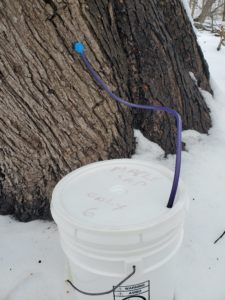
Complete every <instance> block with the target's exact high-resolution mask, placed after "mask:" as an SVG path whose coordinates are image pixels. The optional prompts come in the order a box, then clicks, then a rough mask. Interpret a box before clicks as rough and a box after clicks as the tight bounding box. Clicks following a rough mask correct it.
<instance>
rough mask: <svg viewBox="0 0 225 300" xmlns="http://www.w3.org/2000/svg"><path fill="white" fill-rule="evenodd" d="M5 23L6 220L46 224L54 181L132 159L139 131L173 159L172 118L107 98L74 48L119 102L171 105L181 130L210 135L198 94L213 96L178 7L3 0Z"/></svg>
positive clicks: (2, 204) (171, 3) (0, 54)
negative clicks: (76, 46) (78, 46)
mask: <svg viewBox="0 0 225 300" xmlns="http://www.w3.org/2000/svg"><path fill="white" fill-rule="evenodd" d="M0 22H1V24H0V80H1V83H0V105H1V107H0V124H1V126H0V212H1V213H2V214H13V215H14V216H16V217H17V218H18V219H19V220H22V221H28V220H31V219H35V218H48V217H49V200H50V198H51V192H52V189H53V187H54V185H55V184H56V182H57V181H58V180H59V179H60V178H62V176H64V175H65V174H67V173H68V172H70V171H71V170H73V169H76V168H78V167H80V166H82V165H84V164H87V163H90V162H93V161H98V160H104V159H111V158H119V157H130V156H131V154H132V153H133V152H134V150H135V139H134V136H133V127H135V128H139V129H140V130H141V131H142V132H143V134H144V135H145V136H146V137H147V138H149V139H151V140H152V141H154V142H157V143H158V144H159V145H160V146H162V147H163V149H164V150H165V152H166V153H172V152H174V137H175V135H174V133H175V124H174V120H173V119H171V118H170V117H169V116H168V115H167V114H165V113H162V112H158V113H152V112H151V113H150V112H148V113H146V112H143V111H131V110H130V109H128V108H127V107H123V106H121V105H118V104H117V103H115V102H114V101H112V100H111V99H109V97H108V96H107V95H106V94H105V93H104V92H102V91H101V90H100V89H99V87H98V86H97V85H96V84H95V82H94V81H93V79H92V77H91V76H90V75H89V73H88V72H87V69H86V68H85V67H84V66H83V64H82V62H81V61H80V59H79V57H78V56H77V55H76V54H75V53H74V52H73V51H72V49H71V43H72V42H73V41H74V40H80V41H82V42H84V44H85V45H86V47H87V56H88V58H89V59H90V61H91V63H92V64H93V65H94V67H95V69H96V70H97V71H98V72H99V74H100V75H101V76H102V77H103V78H104V80H106V82H107V84H109V86H110V87H111V89H112V90H113V91H115V92H116V93H117V94H118V95H120V96H123V97H125V98H127V99H129V100H130V101H134V102H139V103H146V104H147V103H150V104H155V105H167V106H170V107H171V108H174V109H176V110H178V111H179V112H180V114H181V116H182V119H183V124H184V129H195V130H198V131H199V132H204V133H206V132H207V131H208V129H209V127H210V125H211V122H210V117H209V110H208V108H207V106H206V104H205V102H204V99H203V97H202V95H201V93H200V91H199V87H201V88H202V89H204V90H208V91H211V88H210V85H209V72H208V67H207V64H206V62H205V60H204V57H203V54H202V51H201V49H200V47H199V46H198V44H197V42H196V37H195V34H194V32H193V29H192V25H191V23H190V21H189V19H188V17H187V15H186V11H185V9H184V8H183V5H182V2H180V1H179V0H166V1H165V0H164V1H161V0H160V1H149V0H141V1H140V0H114V1H111V0H90V1H87V0H68V1H66V0H62V1H60V0H57V1H56V0H40V1H31V0H28V1H27V0H1V2H0ZM190 72H192V73H193V74H194V75H195V78H196V80H193V76H191V75H190Z"/></svg>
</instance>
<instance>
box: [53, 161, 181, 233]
mask: <svg viewBox="0 0 225 300" xmlns="http://www.w3.org/2000/svg"><path fill="white" fill-rule="evenodd" d="M172 180H173V173H172V172H171V171H170V170H168V169H166V168H164V167H162V166H160V165H157V164H153V163H148V162H144V161H138V160H134V159H115V160H108V161H102V162H97V163H92V164H89V165H87V166H84V167H81V168H79V169H77V170H75V171H73V172H71V173H70V174H68V175H67V176H65V177H64V178H63V179H62V180H61V181H60V182H59V183H58V184H57V185H56V187H55V189H54V191H53V196H52V203H51V210H52V213H53V217H54V214H57V215H60V216H62V217H63V218H66V219H67V221H69V222H70V223H72V224H75V225H76V226H78V227H81V228H86V229H89V230H100V231H105V230H110V231H111V230H112V231H114V230H115V231H120V230H122V231H124V230H132V229H140V228H144V227H145V228H146V226H149V225H150V224H151V223H154V220H156V219H158V218H159V216H167V215H168V214H170V212H172V211H174V210H175V211H176V210H177V209H178V207H179V206H180V205H181V202H183V201H182V197H181V195H180V194H181V192H180V188H179V189H178V192H177V196H176V199H175V204H174V207H173V208H172V209H168V208H167V202H168V197H169V194H170V189H171V185H172ZM178 200H179V201H178Z"/></svg>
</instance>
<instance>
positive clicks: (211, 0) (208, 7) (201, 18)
mask: <svg viewBox="0 0 225 300" xmlns="http://www.w3.org/2000/svg"><path fill="white" fill-rule="evenodd" d="M215 2H216V0H207V1H206V3H205V5H203V7H202V12H201V14H200V15H199V16H198V17H197V18H196V19H195V21H196V22H199V23H203V22H204V21H205V19H206V17H207V16H209V15H210V11H211V8H212V6H213V4H214V3H215Z"/></svg>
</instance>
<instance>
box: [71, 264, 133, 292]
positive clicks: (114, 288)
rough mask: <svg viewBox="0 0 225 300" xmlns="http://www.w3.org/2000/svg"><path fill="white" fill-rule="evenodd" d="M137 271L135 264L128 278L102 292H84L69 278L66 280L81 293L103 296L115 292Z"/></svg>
mask: <svg viewBox="0 0 225 300" xmlns="http://www.w3.org/2000/svg"><path fill="white" fill-rule="evenodd" d="M135 272H136V266H133V271H132V272H131V273H130V274H129V275H128V276H127V277H126V278H124V279H123V280H122V281H120V283H118V284H117V285H116V286H114V287H113V288H112V289H111V290H109V291H106V292H101V293H89V292H84V291H82V290H80V289H79V288H78V287H76V286H75V285H74V284H73V283H72V282H71V281H70V280H69V279H67V280H66V282H68V283H69V284H70V285H71V286H72V287H73V288H74V289H75V290H76V291H77V292H79V293H81V294H83V295H87V296H103V295H108V294H111V293H113V292H115V291H116V289H117V288H118V287H120V286H121V285H122V284H123V283H124V282H126V281H127V280H128V279H129V278H130V277H132V276H133V275H134V273H135Z"/></svg>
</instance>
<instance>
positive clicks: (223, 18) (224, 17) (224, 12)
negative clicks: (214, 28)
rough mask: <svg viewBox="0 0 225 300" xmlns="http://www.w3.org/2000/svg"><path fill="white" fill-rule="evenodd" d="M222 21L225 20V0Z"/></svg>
mask: <svg viewBox="0 0 225 300" xmlns="http://www.w3.org/2000/svg"><path fill="white" fill-rule="evenodd" d="M222 21H223V22H224V21H225V0H224V2H223V14H222Z"/></svg>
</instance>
